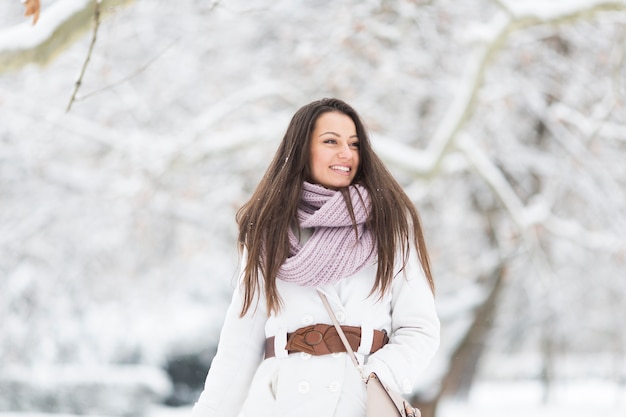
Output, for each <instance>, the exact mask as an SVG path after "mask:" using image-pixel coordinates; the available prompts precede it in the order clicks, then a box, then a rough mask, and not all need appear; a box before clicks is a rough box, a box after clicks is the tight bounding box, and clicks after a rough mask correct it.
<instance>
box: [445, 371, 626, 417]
mask: <svg viewBox="0 0 626 417" xmlns="http://www.w3.org/2000/svg"><path fill="white" fill-rule="evenodd" d="M542 395H543V394H542V390H541V386H540V384H538V383H537V382H503V381H497V382H496V381H494V382H481V383H480V384H478V385H477V386H475V387H474V388H473V389H472V393H471V395H470V398H468V400H467V401H455V400H449V399H448V400H444V401H443V402H442V403H441V405H440V406H439V409H438V412H437V417H458V416H464V417H479V416H480V417H502V416H506V417H522V416H523V417H526V416H534V417H588V416H602V417H623V416H624V415H625V414H626V387H623V386H622V387H618V386H616V385H613V384H608V383H606V382H603V381H592V380H591V381H578V382H574V383H571V384H564V385H562V386H559V387H558V388H557V389H555V393H554V397H555V398H554V399H553V400H552V401H550V402H549V403H547V404H544V403H543V400H542Z"/></svg>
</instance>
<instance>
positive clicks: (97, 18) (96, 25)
mask: <svg viewBox="0 0 626 417" xmlns="http://www.w3.org/2000/svg"><path fill="white" fill-rule="evenodd" d="M101 4H102V0H96V5H95V9H94V13H93V19H94V26H93V32H92V35H91V43H90V44H89V50H88V51H87V56H86V57H85V62H84V63H83V67H82V68H81V70H80V75H79V76H78V79H77V80H76V83H75V84H74V91H73V92H72V96H71V97H70V102H69V103H68V104H67V108H66V109H65V111H66V112H69V111H70V109H71V108H72V103H74V100H75V99H76V94H77V93H78V89H79V88H80V85H81V84H82V82H83V77H84V76H85V71H86V70H87V65H88V64H89V60H90V59H91V54H92V52H93V48H94V46H95V45H96V40H97V38H98V28H99V27H100V5H101Z"/></svg>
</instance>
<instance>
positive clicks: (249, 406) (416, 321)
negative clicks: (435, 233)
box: [193, 99, 439, 417]
mask: <svg viewBox="0 0 626 417" xmlns="http://www.w3.org/2000/svg"><path fill="white" fill-rule="evenodd" d="M237 222H238V225H239V245H240V250H241V252H242V258H243V262H242V263H243V267H242V270H241V276H240V281H239V288H238V289H237V290H235V292H234V295H233V299H232V302H231V305H230V307H229V309H228V312H227V314H226V319H225V322H224V326H223V329H222V333H221V336H220V342H219V346H218V350H217V354H216V356H215V358H214V359H213V362H212V364H211V368H210V370H209V373H208V376H207V379H206V383H205V388H204V391H203V392H202V394H201V395H200V398H199V400H198V402H197V403H196V405H195V406H194V409H193V413H194V415H195V416H207V417H208V416H218V417H228V416H255V417H258V416H271V417H286V416H297V417H306V416H315V417H333V416H337V417H352V416H354V417H363V416H365V384H364V383H363V380H362V379H361V376H360V375H359V373H358V372H357V370H356V369H355V368H354V365H353V364H352V362H351V360H350V358H349V356H348V355H347V354H346V353H345V348H344V347H343V345H342V343H341V341H340V340H339V339H338V337H337V334H336V331H334V332H333V330H334V329H332V328H333V326H332V321H331V319H330V317H329V314H328V312H327V310H326V309H325V308H324V305H323V304H322V301H321V299H320V297H319V294H318V293H317V291H316V290H317V289H319V290H321V291H322V292H323V293H324V294H325V295H326V296H327V298H328V299H329V302H330V304H331V306H332V308H333V310H334V312H335V315H336V317H337V319H338V321H339V322H340V323H341V324H342V326H351V327H345V328H344V330H345V331H346V333H347V334H348V338H349V339H350V342H351V345H353V346H352V347H353V348H354V350H355V351H356V352H357V357H358V358H359V362H360V363H361V364H363V365H364V366H363V367H364V371H365V375H368V374H369V373H370V372H375V373H376V374H377V375H378V377H379V378H380V379H381V380H382V382H383V383H384V384H385V385H387V386H388V387H389V388H390V389H392V390H395V391H398V392H403V393H409V392H411V390H412V388H413V383H414V381H415V379H416V378H417V377H418V376H419V375H420V372H422V371H423V370H424V368H425V367H426V366H427V364H428V362H429V361H430V359H431V358H432V356H433V355H434V353H435V351H436V350H437V348H438V345H439V320H438V318H437V315H436V312H435V306H434V297H433V290H434V284H433V279H432V277H431V273H430V265H429V260H428V254H427V251H426V246H425V243H424V237H423V234H422V227H421V224H420V220H419V217H418V214H417V212H416V210H415V208H414V207H413V204H412V203H411V201H410V200H409V198H408V197H407V196H406V194H405V193H404V192H403V190H402V188H401V187H400V186H399V184H398V183H397V182H396V181H395V180H394V179H393V177H392V176H391V174H390V173H389V172H388V170H387V169H386V168H385V167H384V165H383V163H382V162H381V160H380V159H379V158H378V157H377V156H376V154H375V153H374V151H373V150H372V147H371V144H370V141H369V139H368V136H367V132H366V131H365V128H364V126H363V123H362V122H361V120H360V119H359V116H358V115H357V113H356V112H355V111H354V109H352V108H351V107H350V106H349V105H348V104H346V103H344V102H343V101H341V100H338V99H323V100H319V101H315V102H312V103H310V104H308V105H306V106H304V107H302V108H301V109H300V110H298V111H297V112H296V114H295V115H294V116H293V118H292V120H291V122H290V124H289V126H288V128H287V132H286V133H285V136H284V138H283V140H282V142H281V144H280V146H279V148H278V150H277V152H276V155H275V157H274V160H273V161H272V163H271V164H270V166H269V168H268V170H267V172H266V173H265V175H264V177H263V179H262V180H261V182H260V184H259V185H258V187H257V189H256V191H255V192H254V194H253V195H252V198H251V199H250V200H249V201H248V202H247V203H246V204H245V205H244V206H243V207H242V208H241V209H240V210H239V212H238V213H237Z"/></svg>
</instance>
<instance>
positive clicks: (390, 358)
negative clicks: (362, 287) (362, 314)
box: [364, 255, 440, 394]
mask: <svg viewBox="0 0 626 417" xmlns="http://www.w3.org/2000/svg"><path fill="white" fill-rule="evenodd" d="M413 258H415V256H414V255H413V256H411V259H413ZM439 333H440V323H439V318H438V316H437V312H436V309H435V300H434V295H433V293H432V291H431V289H430V286H429V284H428V281H427V279H426V277H425V275H424V273H423V270H422V268H421V265H420V264H419V262H418V261H417V259H415V260H414V261H413V262H411V261H409V263H408V264H407V267H406V268H405V271H404V273H400V274H398V275H397V276H396V277H395V278H394V281H393V283H392V289H391V335H390V340H389V343H388V344H387V345H385V346H384V347H383V348H382V349H380V350H379V351H377V352H376V353H374V354H372V355H370V357H369V358H368V360H367V362H366V364H365V366H364V371H365V372H366V375H369V373H370V372H376V374H377V375H378V376H379V378H380V379H381V381H383V382H384V383H385V384H386V385H387V386H388V387H389V388H390V389H392V390H394V391H396V392H401V393H405V394H408V393H411V392H412V391H413V387H414V385H415V383H416V382H417V380H418V379H419V376H420V374H421V373H422V372H423V371H424V370H425V368H426V367H427V366H428V364H429V363H430V361H431V359H432V358H433V356H434V355H435V353H436V352H437V349H438V348H439Z"/></svg>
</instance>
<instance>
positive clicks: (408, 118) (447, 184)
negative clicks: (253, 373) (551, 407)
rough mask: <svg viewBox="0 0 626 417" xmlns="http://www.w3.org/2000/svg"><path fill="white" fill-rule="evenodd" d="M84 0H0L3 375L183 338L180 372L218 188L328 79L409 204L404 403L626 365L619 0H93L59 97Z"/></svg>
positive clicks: (200, 337)
mask: <svg viewBox="0 0 626 417" xmlns="http://www.w3.org/2000/svg"><path fill="white" fill-rule="evenodd" d="M94 3H95V2H89V1H69V0H57V1H52V0H51V1H49V2H45V1H44V2H43V3H42V11H41V15H40V19H39V21H38V22H37V24H36V25H34V26H33V25H32V22H31V21H30V20H25V19H24V18H23V16H22V13H23V10H22V7H23V6H22V5H21V4H19V2H17V1H14V2H3V4H2V5H0V8H1V9H0V10H2V12H0V16H2V17H1V18H0V19H2V20H0V24H2V25H3V26H7V27H5V28H3V29H2V30H0V71H2V78H0V189H1V190H2V192H1V193H0V198H1V199H2V204H0V286H1V288H0V300H2V302H0V328H2V333H1V335H0V355H1V356H2V360H1V361H0V379H1V378H2V375H15V372H23V373H26V374H27V375H28V372H30V371H29V370H32V369H34V368H35V367H42V366H50V367H56V366H70V365H71V366H76V365H78V366H84V367H88V366H93V365H102V364H115V365H122V364H124V365H128V364H134V365H138V366H139V365H141V366H145V365H148V366H152V367H156V368H159V367H161V368H166V367H167V366H168V365H167V364H168V363H172V361H174V358H179V359H180V358H183V359H184V358H188V357H191V356H196V357H199V358H200V359H199V361H200V362H201V363H200V364H199V365H198V368H199V369H197V372H196V373H197V374H198V375H197V376H198V377H199V379H201V378H202V376H203V374H204V373H205V372H206V367H208V364H209V361H210V356H211V352H212V349H213V348H214V347H215V343H216V342H217V331H218V330H219V328H220V326H221V317H222V315H223V311H224V309H225V306H226V303H227V302H228V298H229V295H230V293H231V292H232V289H233V279H234V277H235V275H236V270H237V255H236V252H235V238H236V230H235V223H234V213H235V210H236V209H237V208H238V207H239V206H240V205H241V204H242V203H243V202H244V201H245V200H246V198H247V197H248V196H249V195H250V194H251V191H252V189H253V187H254V186H255V185H256V183H257V181H258V179H259V177H260V175H261V174H262V172H263V170H264V168H265V166H266V164H267V163H268V161H269V159H270V158H271V156H272V154H273V151H274V149H275V146H276V145H277V143H278V141H279V140H280V138H281V136H282V134H283V132H284V129H285V127H286V125H287V123H288V120H289V117H290V116H291V114H293V112H294V111H295V110H296V109H297V108H298V107H299V106H300V105H302V104H304V103H306V102H308V101H310V100H312V99H315V98H319V97H322V96H338V97H341V98H344V99H345V100H347V101H348V102H350V103H352V104H353V105H354V106H355V107H356V109H357V110H358V111H359V112H360V113H361V115H362V116H363V118H364V120H365V121H366V123H367V125H368V127H369V128H370V130H371V132H372V135H373V139H374V142H375V146H376V149H377V151H378V152H379V154H380V155H381V156H382V157H383V158H384V159H385V160H386V161H387V163H388V164H389V166H390V168H391V169H392V171H393V172H394V174H396V176H397V177H398V179H399V180H400V181H401V182H402V184H403V185H404V186H405V188H406V190H407V192H408V193H409V194H410V195H411V197H412V198H413V199H414V200H415V202H416V205H417V206H418V208H419V209H420V211H421V213H422V217H423V219H424V222H425V224H426V227H427V230H426V232H427V240H428V242H429V249H430V251H431V256H432V259H433V263H434V269H435V276H436V282H437V302H438V306H439V310H440V315H441V317H442V320H443V325H444V326H443V346H442V350H441V352H440V355H439V357H438V358H437V359H436V361H435V363H434V364H433V366H432V367H431V368H430V370H429V374H428V375H424V381H423V384H422V385H423V389H420V391H419V392H418V393H416V394H417V397H418V399H419V400H420V401H421V402H423V404H424V408H425V413H424V414H425V415H428V413H427V411H428V412H431V413H434V408H435V406H436V402H437V400H438V399H439V398H440V396H441V395H463V394H464V393H467V392H468V390H470V389H471V384H472V381H474V380H475V379H476V378H479V379H480V378H543V379H544V381H545V384H546V388H547V389H546V395H547V396H548V397H549V393H550V390H549V387H551V386H553V385H554V384H555V383H558V381H562V380H566V379H567V378H571V377H576V376H580V375H583V376H585V375H587V374H588V373H589V372H590V370H589V368H588V365H587V364H593V365H594V366H593V368H591V369H592V370H593V372H594V373H595V375H598V376H599V377H602V378H605V379H608V378H614V379H616V380H620V379H621V380H624V372H626V370H624V359H623V358H624V351H625V348H626V340H624V335H623V331H622V325H621V322H620V318H621V317H623V316H624V313H625V309H626V300H625V299H624V298H625V295H624V294H626V291H625V285H626V282H625V280H624V262H625V258H624V254H625V249H626V248H625V243H626V242H625V238H624V236H625V235H626V233H624V232H625V230H624V229H625V227H626V218H625V217H626V210H625V209H626V207H625V205H626V201H625V200H626V199H625V196H624V194H625V191H624V190H625V189H626V187H625V184H624V181H625V179H626V175H625V174H626V173H625V172H624V170H625V169H626V168H625V167H624V163H623V160H624V157H625V156H626V155H625V154H626V148H625V143H624V137H626V129H625V128H624V126H625V125H626V123H625V122H626V120H624V119H625V118H626V112H625V111H624V96H625V88H626V87H625V85H626V72H625V65H624V49H623V45H624V41H625V40H626V39H625V37H626V31H625V29H624V24H623V22H624V19H625V18H626V3H625V2H624V1H598V0H577V1H567V0H549V1H525V2H514V1H504V0H499V1H497V0H467V1H463V2H458V1H457V2H455V1H450V0H438V1H408V0H398V1H373V0H372V1H356V0H355V1H340V2H335V3H334V4H333V6H332V8H329V7H328V5H326V4H324V3H323V2H316V1H305V2H297V3H296V2H292V1H287V0H283V1H273V2H268V1H263V0H258V1H254V2H244V1H225V2H195V1H178V2H165V1H137V2H133V3H132V4H131V5H130V6H128V7H119V5H121V4H123V3H126V2H110V3H109V4H107V2H106V1H104V2H103V10H104V11H105V16H106V18H105V19H103V20H102V21H101V22H100V27H99V29H98V34H97V35H98V36H97V40H96V42H95V47H94V48H93V51H92V53H91V55H90V63H89V67H88V68H87V70H86V72H85V74H84V77H83V79H82V85H81V86H80V90H79V91H78V95H77V96H76V100H75V102H74V105H73V106H72V109H71V111H70V112H69V113H66V112H65V108H66V105H67V102H68V100H69V99H70V97H71V95H72V92H73V91H74V89H75V82H76V74H78V73H79V72H80V69H81V68H82V67H83V65H84V63H85V59H86V57H87V54H88V51H89V48H90V44H91V42H92V39H93V36H92V34H93V31H90V29H93V12H92V11H93V7H94ZM69 5H72V7H76V8H77V10H78V9H80V10H83V11H84V12H83V13H85V14H83V15H81V16H83V17H82V18H80V19H78V20H75V19H69V16H71V14H70V13H66V14H63V15H62V16H65V17H66V18H61V17H53V13H56V12H55V11H59V10H64V11H68V10H69V9H70V7H69ZM79 5H80V7H79ZM54 16H56V15H54ZM59 16H61V14H60V15H59ZM74 21H75V23H71V24H70V22H74ZM16 22H21V23H20V24H17V23H16ZM51 26H54V27H57V28H62V29H59V30H62V31H64V32H65V33H72V34H74V35H72V36H69V35H68V36H67V37H66V36H61V35H58V33H60V32H55V31H53V30H50V29H46V28H48V27H51ZM44 29H46V30H45V31H44ZM44 32H45V33H44ZM15 33H19V34H20V35H15ZM61 40H63V42H61ZM46 45H48V46H46ZM42 48H43V49H42ZM46 48H52V50H54V51H55V52H54V53H49V52H47V50H48V49H46ZM49 57H55V59H53V60H51V59H50V58H49ZM27 62H35V63H46V65H45V66H44V67H39V66H35V65H32V64H27ZM476 338H478V340H476ZM509 358H512V359H509ZM181 360H182V359H181ZM520 363H523V364H525V366H524V368H523V369H521V368H518V367H517V365H518V364H520ZM574 364H575V365H574ZM616 364H617V365H616ZM9 365H10V366H9ZM16 367H17V368H18V370H17V371H16V370H15V369H16ZM0 391H1V390H0ZM157 391H158V390H157ZM191 395H193V394H191ZM1 404H3V403H2V401H0V405H1ZM427 409H428V410H427ZM431 415H432V414H431Z"/></svg>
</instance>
